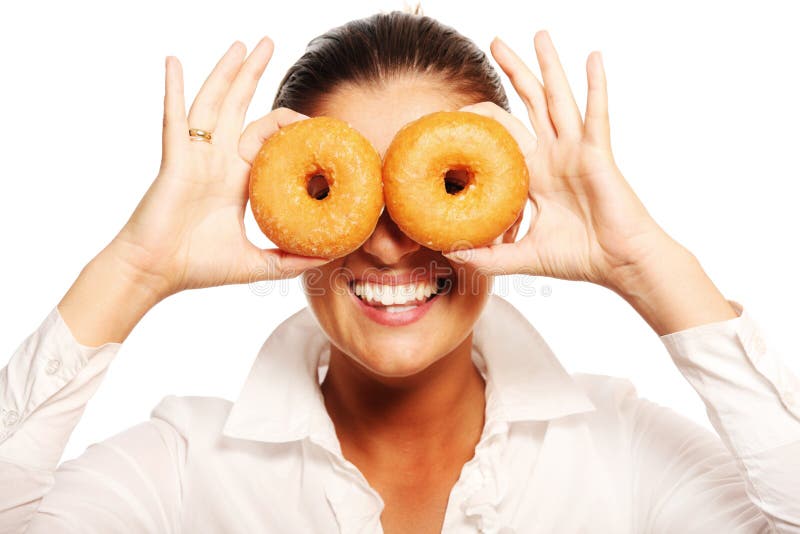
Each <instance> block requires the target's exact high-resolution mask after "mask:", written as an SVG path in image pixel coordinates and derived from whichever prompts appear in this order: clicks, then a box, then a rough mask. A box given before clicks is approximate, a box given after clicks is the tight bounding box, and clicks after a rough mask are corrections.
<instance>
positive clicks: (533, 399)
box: [0, 296, 800, 534]
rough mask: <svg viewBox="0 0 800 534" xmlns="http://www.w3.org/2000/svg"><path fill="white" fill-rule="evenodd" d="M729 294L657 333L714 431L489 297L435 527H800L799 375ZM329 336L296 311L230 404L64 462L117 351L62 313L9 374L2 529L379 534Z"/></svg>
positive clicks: (197, 400) (212, 402)
mask: <svg viewBox="0 0 800 534" xmlns="http://www.w3.org/2000/svg"><path fill="white" fill-rule="evenodd" d="M729 302H731V304H732V305H733V306H734V307H735V308H736V311H737V313H739V314H740V315H739V316H738V317H736V318H734V319H730V320H726V321H721V322H717V323H711V324H706V325H701V326H697V327H694V328H690V329H687V330H683V331H681V332H675V333H672V334H668V335H665V336H662V337H661V340H662V341H663V342H664V345H665V347H666V348H667V350H668V352H669V354H670V355H671V357H672V359H673V361H674V362H675V364H676V365H677V366H678V369H679V370H680V372H681V373H682V374H683V375H684V376H685V377H686V379H687V380H688V381H689V382H690V384H691V385H692V386H693V387H694V389H695V390H696V391H697V393H698V394H699V395H700V396H701V397H702V399H703V401H704V402H705V404H706V406H707V409H708V415H709V418H710V421H711V423H712V425H713V426H714V428H715V429H716V431H717V433H718V436H717V435H715V434H713V433H712V432H710V431H708V430H707V429H705V428H704V427H701V426H699V425H697V424H695V423H693V422H691V421H690V420H688V419H686V418H685V417H683V416H681V415H679V414H677V413H676V412H674V411H673V410H671V409H669V408H666V407H662V406H659V405H657V404H655V403H652V402H650V401H647V400H645V399H643V398H639V397H638V396H637V393H636V391H635V390H634V387H633V385H632V384H631V383H630V382H629V381H628V380H625V379H622V378H614V377H609V376H601V375H590V374H574V375H569V374H568V373H567V372H566V371H565V370H564V368H563V367H562V366H561V365H560V364H559V362H558V361H557V359H556V358H555V356H554V354H553V353H552V352H551V350H550V348H549V347H548V346H547V344H546V343H545V341H544V340H543V339H542V337H541V336H540V335H539V333H538V332H537V331H536V329H535V328H534V327H533V326H532V325H531V324H530V323H529V322H528V321H527V320H526V319H525V318H524V317H523V316H522V314H521V313H520V312H519V311H518V310H516V309H515V308H514V307H513V306H512V305H511V304H510V303H508V302H507V301H505V300H503V299H501V298H500V297H498V296H492V298H491V299H490V301H489V303H488V304H487V308H486V309H485V311H484V313H483V314H482V316H481V317H480V319H479V320H478V323H477V324H476V327H475V330H474V336H473V337H474V342H473V345H474V348H473V353H472V357H473V361H474V362H475V364H476V365H477V366H478V369H479V370H480V371H481V374H482V375H483V376H484V379H485V380H486V413H485V426H484V429H483V433H482V436H481V437H480V441H479V443H478V445H477V447H476V448H475V455H474V457H473V458H472V459H471V460H470V461H468V462H467V463H466V464H465V465H464V467H463V469H462V471H461V474H460V478H459V479H458V482H457V483H456V484H455V485H454V487H453V488H452V491H451V493H450V497H449V501H448V504H447V511H446V515H445V519H444V527H443V530H442V532H445V533H451V534H456V533H475V532H484V533H520V534H521V533H545V532H558V533H573V532H600V533H637V534H638V533H681V534H682V533H688V532H702V533H715V534H716V533H732V532H800V381H798V379H797V377H795V376H793V375H792V374H791V372H790V371H789V370H788V368H787V367H785V366H784V365H783V364H782V363H781V359H780V357H779V355H778V354H777V353H776V352H775V350H774V348H773V347H771V346H770V345H769V344H768V343H767V342H766V341H765V340H764V338H763V337H762V335H761V333H760V331H759V328H758V326H757V325H756V323H755V322H754V321H753V319H751V317H750V316H749V315H748V313H747V311H746V310H744V309H743V307H742V306H741V305H740V304H739V303H738V302H736V301H729ZM328 343H329V342H328V340H327V339H326V337H325V335H324V333H323V332H322V330H321V329H320V328H319V326H318V325H317V323H316V322H315V319H314V317H313V315H312V314H311V312H310V310H309V309H308V308H304V309H302V310H301V311H299V312H297V313H296V314H294V315H293V316H291V317H290V318H289V319H288V320H286V321H285V322H283V323H282V324H281V325H280V326H279V327H278V328H277V329H276V330H275V331H274V332H273V333H272V335H271V336H270V337H269V338H268V339H267V340H266V342H265V343H264V345H263V347H262V349H261V351H260V352H259V354H258V357H257V359H256V361H255V364H254V365H253V368H252V370H251V372H250V375H249V377H248V378H247V381H246V382H245V384H244V388H243V389H242V391H241V394H240V396H239V398H238V400H237V401H236V402H235V403H231V402H229V401H227V400H223V399H219V398H211V397H175V396H168V397H166V398H164V399H163V400H162V401H161V403H160V404H158V405H157V406H156V407H155V409H154V410H153V412H152V414H151V419H150V420H149V421H147V422H143V423H141V424H139V425H137V426H134V427H132V428H130V429H128V430H126V431H124V432H122V433H120V434H118V435H116V436H113V437H111V438H109V439H107V440H105V441H102V442H100V443H97V444H94V445H91V446H90V447H88V448H87V450H86V451H85V452H84V454H83V455H82V456H80V457H79V458H77V459H74V460H70V461H65V462H63V463H61V465H59V466H58V467H57V465H58V461H59V458H60V456H61V454H62V452H63V450H64V446H65V444H66V442H67V439H68V438H69V435H70V432H71V431H72V429H73V428H74V426H75V424H76V423H77V422H78V419H79V418H80V416H81V414H82V412H83V409H84V407H85V404H86V402H87V401H88V400H89V398H90V397H91V396H92V394H93V393H94V391H95V390H96V389H97V387H98V385H99V384H100V382H101V380H102V378H103V376H104V373H105V371H106V369H107V367H108V365H109V363H110V362H111V360H112V359H113V358H114V355H115V354H116V353H117V351H118V349H119V348H120V344H118V343H108V344H106V345H103V346H101V347H96V348H90V347H85V346H82V345H79V344H78V343H77V341H76V340H75V338H74V337H73V336H72V334H71V333H70V331H69V329H68V328H67V326H66V324H65V323H64V321H63V319H62V318H61V316H60V315H59V313H58V309H57V308H54V309H53V311H52V312H50V314H49V315H48V316H47V318H46V319H45V320H44V322H43V323H42V324H41V326H40V327H39V328H38V329H37V330H36V331H34V332H33V333H32V334H31V335H30V336H29V337H28V338H27V339H26V340H25V341H24V343H23V344H22V345H21V346H20V347H19V348H18V349H17V351H16V352H15V353H14V354H13V356H12V357H11V360H10V361H9V363H8V366H7V367H6V368H5V369H4V370H3V371H2V373H0V408H1V409H2V421H3V423H2V424H3V426H2V438H1V439H0V481H1V483H0V532H2V533H12V532H30V533H43V534H44V533H46V534H53V533H60V532H74V533H81V534H89V533H103V534H108V533H115V532H124V533H140V532H142V533H145V532H146V533H156V532H169V533H178V532H181V533H193V534H194V533H207V532H209V533H210V532H214V533H217V532H225V533H248V534H252V533H292V534H294V533H325V534H327V533H336V532H341V533H347V534H355V533H370V534H373V533H380V532H382V529H381V524H380V515H381V510H382V507H383V504H384V503H383V500H382V499H381V497H380V495H379V494H378V493H377V492H376V491H375V490H374V489H373V488H372V487H371V486H370V485H369V483H368V482H367V480H366V479H365V478H364V476H363V475H362V474H361V473H360V471H359V470H358V469H357V468H356V467H355V466H354V465H353V464H351V463H350V462H349V461H348V460H347V459H345V458H344V457H343V456H342V453H341V449H340V446H339V442H338V439H337V436H336V433H335V431H334V427H333V424H332V422H331V419H330V417H329V416H328V414H327V412H326V410H325V407H324V404H323V398H322V395H321V393H320V388H319V384H320V382H321V380H322V378H323V377H324V374H325V372H326V371H327V361H328V360H327V358H328V356H329V354H328V347H329V345H328ZM720 438H721V439H720Z"/></svg>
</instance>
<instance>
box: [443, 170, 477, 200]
mask: <svg viewBox="0 0 800 534" xmlns="http://www.w3.org/2000/svg"><path fill="white" fill-rule="evenodd" d="M472 179H473V175H472V172H470V170H469V169H465V168H455V169H449V170H448V171H447V172H446V173H444V190H445V191H447V194H449V195H455V194H457V193H460V192H461V191H463V190H464V188H465V187H467V186H468V185H470V184H471V183H472Z"/></svg>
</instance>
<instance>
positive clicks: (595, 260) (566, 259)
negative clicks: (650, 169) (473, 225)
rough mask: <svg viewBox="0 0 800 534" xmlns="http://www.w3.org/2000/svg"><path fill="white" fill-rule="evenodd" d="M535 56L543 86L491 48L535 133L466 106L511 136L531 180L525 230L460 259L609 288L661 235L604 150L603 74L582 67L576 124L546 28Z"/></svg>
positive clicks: (489, 108)
mask: <svg viewBox="0 0 800 534" xmlns="http://www.w3.org/2000/svg"><path fill="white" fill-rule="evenodd" d="M537 39H538V41H537V44H538V45H539V49H537V53H538V54H539V57H540V64H541V65H542V71H543V73H544V79H545V82H546V83H548V84H550V85H548V92H547V93H545V91H544V88H543V87H542V86H541V84H539V82H538V80H536V78H535V76H534V75H533V74H532V73H531V72H530V71H529V70H528V69H527V67H525V66H524V64H523V63H522V62H521V60H520V59H519V58H518V57H517V56H516V55H515V54H514V53H513V52H512V51H511V50H510V49H509V48H507V47H506V46H505V45H502V44H499V42H498V44H497V45H495V46H494V47H493V53H494V55H495V57H496V58H497V59H498V62H499V63H500V66H501V67H502V68H503V70H504V71H505V72H506V73H507V74H508V75H509V78H510V79H511V81H512V84H514V87H515V89H516V90H517V92H518V93H519V94H520V96H521V97H522V99H523V101H524V102H525V104H526V106H527V107H528V113H529V116H530V118H531V122H532V124H533V126H534V130H535V131H536V137H534V136H533V135H531V133H530V132H529V130H528V129H527V128H526V127H525V126H524V125H523V124H522V123H521V122H520V121H518V120H517V119H516V118H514V117H513V116H511V115H510V114H508V113H507V112H505V111H504V110H502V109H501V108H499V107H498V106H496V105H494V104H491V103H488V102H485V103H481V104H475V105H471V106H467V107H466V108H463V109H469V110H471V111H476V112H478V113H485V114H487V115H490V116H492V117H494V118H496V119H498V120H499V121H500V122H502V123H503V124H504V125H505V126H506V128H507V129H508V130H509V131H510V132H511V133H512V135H514V137H515V138H516V139H517V142H518V143H519V145H520V148H521V149H522V151H523V153H524V154H525V160H526V163H527V165H528V170H529V174H530V177H531V182H530V189H529V200H530V202H531V206H532V212H531V213H532V216H531V226H530V228H529V229H528V230H527V233H526V234H525V236H523V238H522V239H521V240H519V241H518V242H517V243H513V244H512V243H497V244H495V245H491V246H489V247H484V248H482V249H474V250H473V251H471V255H470V256H468V257H467V258H468V260H469V261H471V262H472V263H475V264H478V265H482V266H487V267H492V268H494V269H495V270H499V271H501V272H505V273H515V272H526V273H529V274H539V275H543V276H549V277H554V278H562V279H566V280H583V281H589V282H594V283H599V284H603V285H609V283H610V279H611V278H612V277H614V276H615V275H616V274H617V273H618V272H619V271H622V270H624V269H625V267H626V266H627V265H630V264H632V263H633V262H634V261H635V260H637V259H639V258H641V257H643V255H647V254H648V253H649V251H650V250H651V249H652V248H653V246H652V245H653V243H654V242H655V241H658V240H660V239H662V237H664V235H665V234H664V233H663V231H662V230H661V229H660V227H658V225H657V224H656V223H655V221H654V220H653V219H652V218H651V217H650V215H649V213H648V212H647V210H646V209H645V207H644V205H643V204H642V203H641V201H640V200H639V198H638V197H637V196H636V195H635V194H634V192H633V190H632V189H631V187H630V186H629V184H628V183H627V182H626V181H625V179H624V177H623V176H622V173H621V172H620V171H619V169H618V168H617V166H616V163H615V162H614V158H613V156H612V154H611V146H610V140H609V127H608V116H607V103H606V100H607V97H606V95H605V78H604V75H603V74H602V68H601V67H600V66H599V62H597V63H596V64H595V66H594V71H592V70H591V69H590V80H589V81H590V83H589V86H590V87H589V101H588V103H587V112H586V120H583V119H582V118H581V117H580V113H579V111H578V109H577V106H576V105H575V102H574V99H573V98H572V95H571V92H570V91H569V87H568V86H567V84H566V78H565V76H564V73H563V70H562V69H561V66H560V64H559V63H558V59H557V56H556V55H555V51H554V50H553V49H552V48H551V45H550V43H549V37H547V35H546V32H540V34H537Z"/></svg>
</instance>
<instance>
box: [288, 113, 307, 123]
mask: <svg viewBox="0 0 800 534" xmlns="http://www.w3.org/2000/svg"><path fill="white" fill-rule="evenodd" d="M310 118H311V117H309V116H308V115H303V114H302V113H298V114H297V115H295V116H294V117H292V118H291V119H289V124H291V123H293V122H298V121H301V120H304V119H310Z"/></svg>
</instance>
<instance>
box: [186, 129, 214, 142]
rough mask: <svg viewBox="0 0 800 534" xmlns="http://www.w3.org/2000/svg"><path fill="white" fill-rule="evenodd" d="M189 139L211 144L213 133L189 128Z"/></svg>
mask: <svg viewBox="0 0 800 534" xmlns="http://www.w3.org/2000/svg"><path fill="white" fill-rule="evenodd" d="M189 139H192V140H197V141H205V142H208V143H210V142H211V132H209V131H207V130H200V129H199V128H189Z"/></svg>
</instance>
